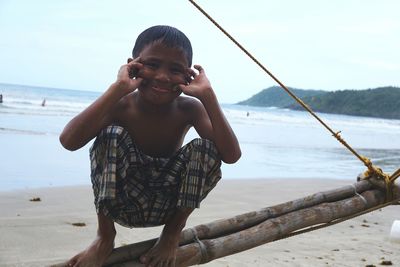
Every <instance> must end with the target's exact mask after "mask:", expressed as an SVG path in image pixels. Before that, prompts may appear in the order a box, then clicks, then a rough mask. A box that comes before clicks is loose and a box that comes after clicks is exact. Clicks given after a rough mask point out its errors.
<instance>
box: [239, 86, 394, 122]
mask: <svg viewBox="0 0 400 267" xmlns="http://www.w3.org/2000/svg"><path fill="white" fill-rule="evenodd" d="M289 89H291V91H292V92H293V93H294V94H295V95H296V96H298V97H299V98H301V99H302V100H303V102H304V103H306V104H307V105H308V106H310V107H311V109H312V110H314V111H316V112H322V113H335V114H345V115H353V116H368V117H377V118H388V119H400V88H399V87H392V86H388V87H379V88H374V89H365V90H339V91H332V92H327V91H322V90H303V89H296V88H289ZM238 104H239V105H249V106H262V107H278V108H288V109H294V110H303V107H301V106H300V105H299V104H298V103H297V102H295V100H293V99H292V98H291V97H290V96H289V95H288V94H287V93H286V92H285V91H284V90H283V89H282V88H280V87H278V86H273V87H270V88H267V89H264V90H262V91H261V92H260V93H258V94H256V95H254V96H252V97H251V98H249V99H247V100H245V101H241V102H239V103H238Z"/></svg>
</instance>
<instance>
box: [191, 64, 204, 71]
mask: <svg viewBox="0 0 400 267" xmlns="http://www.w3.org/2000/svg"><path fill="white" fill-rule="evenodd" d="M193 67H194V68H195V69H196V70H198V71H199V72H200V73H201V72H203V71H204V69H203V67H202V66H200V65H194V66H193Z"/></svg>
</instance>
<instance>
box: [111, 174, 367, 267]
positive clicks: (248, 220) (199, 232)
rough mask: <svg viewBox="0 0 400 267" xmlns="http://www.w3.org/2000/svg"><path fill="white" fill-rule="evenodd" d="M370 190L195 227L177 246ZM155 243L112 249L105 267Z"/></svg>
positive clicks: (355, 187) (363, 186) (359, 187)
mask: <svg viewBox="0 0 400 267" xmlns="http://www.w3.org/2000/svg"><path fill="white" fill-rule="evenodd" d="M371 187H372V184H371V183H370V182H369V181H368V180H362V181H359V182H357V183H354V184H352V185H347V186H343V187H340V188H336V189H332V190H327V191H324V192H319V193H315V194H312V195H310V196H307V197H304V198H299V199H296V200H292V201H288V202H286V203H282V204H278V205H275V206H272V207H267V208H263V209H261V210H258V211H252V212H247V213H244V214H241V215H238V216H235V217H232V218H228V219H222V220H217V221H214V222H211V223H207V224H201V225H197V226H195V227H193V228H191V229H185V230H184V231H182V234H181V241H180V245H185V244H189V243H191V242H193V240H194V239H195V235H196V236H197V238H199V239H212V238H216V237H220V236H224V235H227V234H230V233H234V232H238V231H241V230H243V229H246V228H249V227H252V226H255V225H257V224H259V223H261V222H263V221H265V220H267V219H270V218H275V217H278V216H281V215H283V214H287V213H289V212H292V211H295V210H299V209H303V208H307V207H312V206H315V205H318V204H320V203H323V202H332V201H337V200H340V199H344V198H348V197H350V196H354V195H356V193H362V192H364V191H365V190H368V189H370V188H371ZM156 240H157V238H155V239H151V240H147V241H143V242H140V243H135V244H130V245H127V246H123V247H119V248H116V249H114V251H113V253H112V254H111V255H110V257H109V258H108V259H107V261H106V264H105V265H106V266H108V265H112V266H125V265H113V264H115V263H121V262H125V261H129V260H131V259H135V258H138V257H139V256H141V255H143V254H144V253H145V252H146V251H147V250H149V249H150V248H151V247H152V246H153V245H154V243H155V242H156Z"/></svg>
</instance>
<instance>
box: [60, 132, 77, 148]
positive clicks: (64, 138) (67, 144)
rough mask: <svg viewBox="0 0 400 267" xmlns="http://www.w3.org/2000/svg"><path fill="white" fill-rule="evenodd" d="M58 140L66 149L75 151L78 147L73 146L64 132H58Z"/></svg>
mask: <svg viewBox="0 0 400 267" xmlns="http://www.w3.org/2000/svg"><path fill="white" fill-rule="evenodd" d="M59 140H60V143H61V145H62V146H63V147H64V148H65V149H67V150H69V151H75V150H77V149H79V147H77V146H75V145H74V144H73V143H72V142H71V141H70V139H69V138H68V137H67V135H66V134H63V133H62V134H60V137H59Z"/></svg>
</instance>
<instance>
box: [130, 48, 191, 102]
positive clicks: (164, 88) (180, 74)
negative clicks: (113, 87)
mask: <svg viewBox="0 0 400 267" xmlns="http://www.w3.org/2000/svg"><path fill="white" fill-rule="evenodd" d="M140 62H141V63H142V64H143V68H141V69H140V70H139V73H138V74H137V76H138V77H141V78H143V82H142V83H141V85H140V86H139V93H140V95H141V96H142V97H144V99H145V100H147V101H148V102H150V103H153V104H167V103H171V102H172V101H173V100H174V99H175V98H176V97H178V96H179V95H180V94H181V93H182V91H181V89H180V88H179V86H178V85H179V84H186V80H187V77H188V68H189V66H188V62H187V59H186V55H185V53H184V52H183V50H182V49H180V48H176V47H167V46H165V45H164V44H163V43H162V42H161V41H156V42H154V43H152V44H149V45H148V46H146V47H145V48H144V49H143V50H142V52H141V53H140Z"/></svg>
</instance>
